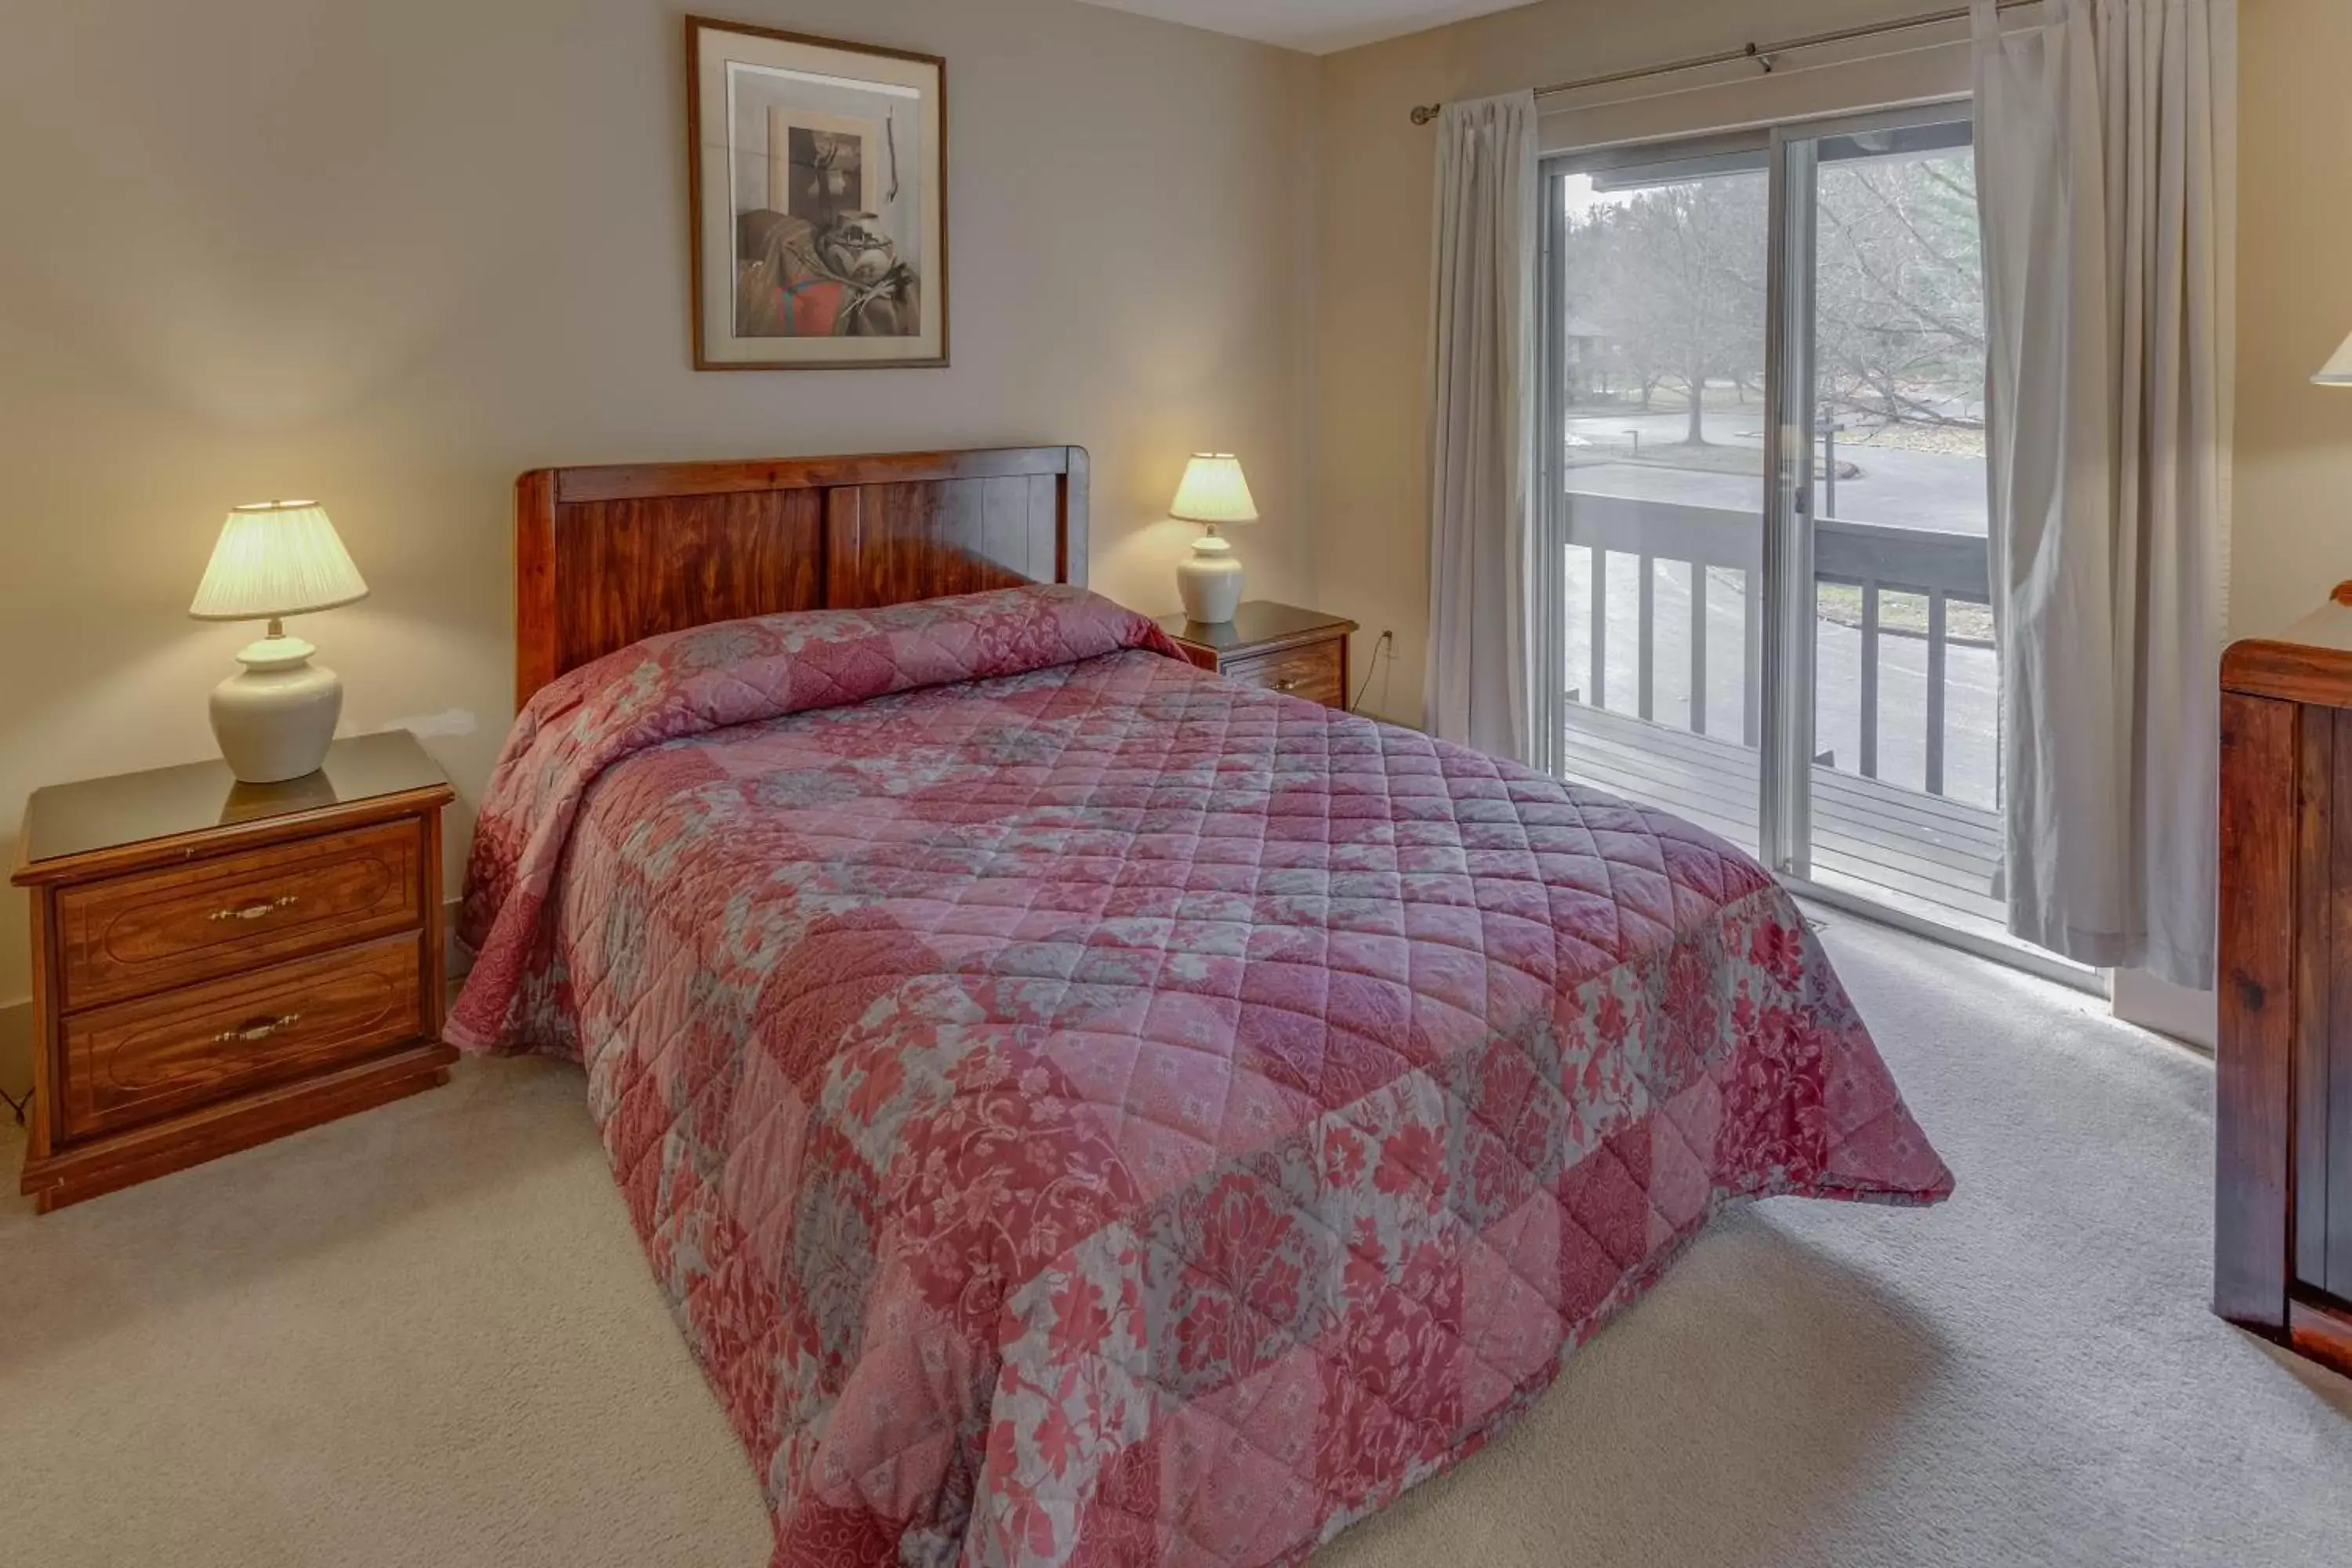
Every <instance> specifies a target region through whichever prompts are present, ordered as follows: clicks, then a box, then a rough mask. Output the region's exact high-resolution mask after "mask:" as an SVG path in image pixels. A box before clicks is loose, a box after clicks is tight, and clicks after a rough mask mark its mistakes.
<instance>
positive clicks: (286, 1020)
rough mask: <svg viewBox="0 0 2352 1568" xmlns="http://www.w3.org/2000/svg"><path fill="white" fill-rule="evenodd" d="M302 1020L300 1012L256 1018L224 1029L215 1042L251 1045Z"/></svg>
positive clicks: (217, 1044) (216, 1043)
mask: <svg viewBox="0 0 2352 1568" xmlns="http://www.w3.org/2000/svg"><path fill="white" fill-rule="evenodd" d="M301 1021H302V1015H301V1014H299V1013H289V1014H287V1015H286V1016H283V1017H279V1018H256V1019H255V1020H253V1022H251V1023H250V1024H243V1025H240V1026H237V1027H236V1028H234V1029H223V1030H222V1031H221V1032H220V1033H219V1034H217V1035H215V1036H214V1037H213V1044H215V1045H216V1046H234V1045H239V1044H245V1045H250V1044H251V1043H252V1042H254V1041H255V1040H266V1039H268V1037H270V1036H272V1035H274V1034H276V1033H278V1031H279V1030H280V1029H290V1028H292V1027H293V1026H295V1025H297V1024H299V1023H300V1022H301Z"/></svg>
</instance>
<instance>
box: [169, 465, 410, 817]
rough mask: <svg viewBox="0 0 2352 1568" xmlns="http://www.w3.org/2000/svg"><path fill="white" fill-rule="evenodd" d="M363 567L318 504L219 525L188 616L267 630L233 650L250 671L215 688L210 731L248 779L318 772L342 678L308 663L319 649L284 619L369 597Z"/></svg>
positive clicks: (279, 504) (262, 508)
mask: <svg viewBox="0 0 2352 1568" xmlns="http://www.w3.org/2000/svg"><path fill="white" fill-rule="evenodd" d="M367 591H368V587H367V584H366V582H365V581H364V580H362V578H361V576H360V571H359V568H358V567H356V566H354V565H352V558H351V556H350V554H349V553H347V552H345V551H344V549H343V542H342V541H341V540H340V539H338V538H336V537H335V525H334V524H333V523H332V522H330V521H328V520H327V512H326V509H325V508H324V507H321V506H320V505H319V503H318V502H316V501H307V500H273V501H261V502H258V503H257V504H255V505H252V506H241V507H238V508H237V509H236V510H234V511H232V512H230V513H229V514H228V521H226V522H225V523H223V524H222V525H221V533H220V542H218V543H216V544H215V545H214V546H213V558H212V563H211V564H210V565H208V566H206V567H205V580H204V581H203V582H202V583H201V584H197V586H196V599H195V603H194V604H192V605H189V606H188V614H189V615H191V616H194V617H195V618H196V619H197V620H200V621H260V620H266V621H268V623H269V630H268V634H267V635H265V636H264V637H262V638H261V639H260V640H259V641H257V642H254V643H249V644H247V646H246V647H245V648H244V650H243V651H242V652H240V653H238V655H237V656H236V661H237V663H239V664H241V665H243V666H244V667H245V668H243V669H241V670H239V671H238V672H237V673H236V674H235V675H232V676H230V677H229V678H228V679H226V680H224V681H222V682H221V683H220V684H219V685H218V686H216V687H215V688H213V700H212V712H213V735H214V737H215V739H216V740H218V741H219V742H220V749H221V755H222V756H223V757H225V758H226V759H227V760H228V765H229V771H230V772H232V773H236V776H237V778H238V779H239V780H240V781H241V782H243V783H246V784H277V783H278V782H279V781H281V780H284V779H298V778H300V777H301V776H302V775H303V774H305V773H316V772H317V771H318V770H319V766H320V763H324V762H325V761H326V760H327V746H328V744H329V742H332V741H333V740H334V738H335V721H337V720H338V719H340V718H341V717H342V712H343V683H342V680H341V678H340V677H338V676H337V675H336V674H335V672H334V671H333V670H331V669H328V668H325V667H323V666H320V665H314V664H312V663H311V662H310V656H311V655H312V654H314V653H316V652H317V651H318V649H316V648H314V647H311V646H310V644H309V643H307V642H304V641H303V640H302V639H301V638H300V637H288V636H287V635H286V626H285V622H284V617H286V616H306V615H310V614H311V613H312V612H314V611H318V610H331V609H333V608H334V607H335V606H336V605H348V604H351V603H352V602H353V601H355V600H359V599H364V598H366V597H367Z"/></svg>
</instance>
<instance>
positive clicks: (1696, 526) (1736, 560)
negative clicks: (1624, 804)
mask: <svg viewBox="0 0 2352 1568" xmlns="http://www.w3.org/2000/svg"><path fill="white" fill-rule="evenodd" d="M1571 500H1572V504H1571V505H1570V507H1569V508H1568V509H1567V518H1566V521H1565V525H1564V528H1563V531H1562V535H1561V538H1562V542H1563V543H1564V544H1565V545H1567V546H1568V547H1570V548H1571V549H1574V548H1581V549H1584V550H1590V551H1593V552H1596V553H1595V554H1594V555H1593V556H1592V558H1591V559H1592V563H1593V570H1592V571H1591V588H1590V592H1591V611H1590V615H1589V617H1588V620H1589V625H1590V627H1591V655H1590V658H1591V672H1590V678H1591V692H1592V694H1593V697H1594V699H1595V700H1594V702H1593V705H1594V706H1605V703H1603V702H1601V701H1600V700H1599V699H1600V697H1601V694H1602V693H1605V692H1606V691H1607V690H1608V689H1609V672H1610V668H1611V664H1612V659H1622V658H1626V657H1628V656H1629V653H1628V650H1622V649H1620V648H1618V647H1616V646H1615V643H1616V638H1615V637H1614V636H1612V626H1611V617H1610V614H1609V603H1608V596H1609V574H1608V573H1607V571H1606V570H1605V569H1603V564H1602V563H1603V562H1604V561H1605V556H1604V555H1603V554H1601V553H1598V552H1608V553H1612V554H1623V555H1628V556H1632V557H1633V558H1634V559H1636V560H1637V561H1638V562H1639V563H1640V574H1639V576H1638V579H1637V583H1638V589H1637V595H1638V596H1637V598H1636V601H1635V603H1636V613H1635V621H1634V626H1633V638H1632V642H1633V647H1632V648H1631V649H1630V657H1631V658H1633V668H1634V712H1635V714H1636V715H1637V716H1639V717H1641V718H1643V719H1646V720H1652V721H1655V718H1656V712H1655V709H1656V688H1657V680H1656V674H1657V663H1658V648H1659V640H1660V639H1659V636H1658V626H1657V616H1656V592H1657V582H1658V572H1657V563H1659V562H1661V561H1664V562H1666V563H1670V565H1674V566H1679V567H1681V568H1682V569H1683V571H1684V573H1685V574H1686V575H1687V579H1688V583H1689V594H1690V616H1689V621H1688V628H1687V637H1686V640H1687V644H1688V647H1687V649H1686V657H1687V658H1688V660H1689V665H1690V690H1691V693H1692V698H1691V703H1690V717H1689V724H1688V728H1689V730H1690V732H1691V733H1693V734H1696V735H1705V734H1706V733H1707V705H1706V697H1705V694H1706V690H1707V676H1708V673H1709V668H1710V665H1709V661H1710V659H1711V658H1712V657H1713V655H1712V653H1711V650H1710V648H1709V646H1708V630H1707V596H1708V585H1709V574H1710V572H1711V571H1713V570H1723V571H1736V572H1738V573H1740V574H1743V576H1744V578H1745V584H1744V591H1743V592H1742V593H1741V594H1740V596H1739V602H1740V610H1741V624H1742V632H1743V640H1744V642H1745V644H1746V647H1745V649H1744V661H1743V667H1742V668H1744V669H1745V671H1746V672H1747V673H1746V679H1743V681H1742V682H1741V689H1742V700H1741V704H1740V743H1741V744H1742V745H1745V746H1749V747H1753V746H1755V745H1756V744H1757V741H1758V728H1759V724H1760V722H1761V718H1762V715H1761V711H1760V704H1761V691H1760V682H1759V679H1757V671H1758V669H1759V665H1760V654H1761V649H1762V629H1763V628H1762V624H1761V622H1760V620H1759V599H1760V595H1759V593H1758V592H1757V587H1756V584H1757V583H1758V582H1759V578H1760V574H1761V573H1762V570H1763V565H1764V558H1763V527H1762V523H1761V520H1760V519H1759V516H1758V514H1757V513H1755V512H1752V511H1741V510H1732V509H1727V508H1723V507H1709V506H1693V505H1689V504H1686V503H1683V502H1676V501H1660V500H1634V499H1631V498H1625V497H1617V496H1596V495H1583V494H1579V495H1576V496H1574V497H1572V498H1571ZM1813 574H1814V577H1815V579H1816V581H1818V582H1822V583H1833V584H1843V585H1846V586H1850V587H1853V588H1856V589H1859V590H1860V591H1861V599H1862V605H1861V625H1860V627H1859V631H1860V634H1861V695H1860V702H1859V712H1858V713H1857V715H1856V718H1857V720H1858V728H1859V731H1860V745H1859V752H1860V755H1859V756H1858V757H1857V758H1856V759H1855V764H1856V766H1855V771H1857V772H1859V773H1860V774H1861V775H1862V776H1863V777H1864V778H1870V779H1874V778H1876V777H1878V776H1879V731H1880V725H1881V722H1882V715H1881V712H1880V709H1881V706H1882V704H1881V702H1880V698H1879V691H1880V685H1881V682H1880V679H1879V677H1880V666H1881V660H1880V641H1881V638H1882V637H1885V636H1893V635H1898V634H1895V633H1889V632H1887V631H1886V630H1885V626H1884V624H1883V621H1882V608H1883V606H1882V598H1883V596H1884V595H1887V594H1896V593H1900V594H1912V595H1920V596H1922V597H1924V598H1925V599H1926V600H1927V631H1926V635H1925V639H1924V640H1925V641H1926V644H1927V701H1926V703H1925V713H1924V716H1923V720H1924V723H1925V726H1926V734H1925V742H1926V758H1925V764H1926V765H1925V769H1924V772H1925V784H1926V788H1927V794H1929V795H1944V794H1945V793H1946V790H1945V773H1946V766H1945V763H1946V757H1947V752H1948V741H1949V730H1950V721H1949V714H1948V707H1949V705H1948V700H1947V693H1948V668H1949V661H1948V654H1949V649H1950V646H1951V642H1952V637H1951V631H1950V621H1949V606H1950V605H1953V604H1954V603H1959V604H1969V605H1990V603H1991V602H1992V594H1991V588H1992V584H1991V575H1990V568H1989V565H1988V563H1987V560H1986V555H1985V542H1984V540H1983V539H1982V538H1981V537H1978V536H1971V535H1969V534H1962V533H1945V532H1938V531H1934V530H1930V529H1919V528H1902V527H1897V526H1895V525H1892V524H1887V523H1877V522H1855V521H1845V520H1843V519H1838V520H1832V519H1822V520H1819V521H1816V522H1815V523H1814V525H1813ZM1900 635H1906V636H1907V635H1911V634H1908V633H1905V634H1900ZM1824 760H1827V759H1824Z"/></svg>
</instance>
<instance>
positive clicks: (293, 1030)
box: [16, 731, 457, 1213]
mask: <svg viewBox="0 0 2352 1568" xmlns="http://www.w3.org/2000/svg"><path fill="white" fill-rule="evenodd" d="M452 796H453V792H452V791H451V790H450V788H449V784H448V781H447V780H446V779H445V778H443V777H442V775H441V771H440V770H439V769H438V768H436V767H435V766H434V764H433V761H432V759H431V758H429V757H427V756H426V755H425V750H424V748H423V747H421V746H419V745H418V744H417V743H416V741H415V737H414V736H412V735H410V734H408V733H407V732H406V731H391V732H389V733H386V734H381V735H366V736H362V737H360V738H358V739H356V740H350V741H338V742H335V744H334V746H333V748H332V749H331V751H330V752H328V754H327V764H326V766H325V767H324V768H322V769H320V771H319V772H317V773H311V774H310V775H309V776H308V777H305V778H299V779H292V780H289V781H288V782H287V783H285V784H238V783H237V782H236V780H235V779H234V778H233V777H231V776H230V773H229V771H228V768H227V765H226V763H220V762H211V763H194V764H193V765H191V766H188V767H179V768H161V769H158V770H156V771H154V772H152V773H127V774H124V775H122V776H121V777H119V778H110V779H94V780H91V781H89V782H88V783H86V784H60V785H58V786H56V787H54V788H50V789H43V790H37V791H35V792H34V794H33V797H32V800H31V801H30V803H29V804H27V805H26V808H25V835H24V854H25V863H24V865H22V866H21V867H19V868H18V869H17V871H16V883H17V885H18V886H20V887H25V888H29V889H31V890H32V897H33V1029H34V1057H33V1099H34V1105H33V1110H32V1115H31V1117H30V1118H29V1126H30V1131H31V1138H30V1142H29V1147H28V1149H27V1151H26V1157H25V1174H24V1184H23V1185H24V1190H25V1192H26V1193H27V1194H31V1195H32V1197H33V1199H34V1201H35V1203H36V1205H37V1206H38V1207H39V1208H40V1209H41V1210H42V1211H43V1212H44V1213H46V1212H47V1211H48V1210H50V1209H53V1208H55V1207H57V1206H58V1205H60V1204H68V1203H74V1202H77V1201H79V1200H80V1199H82V1198H86V1197H93V1196H95V1195H97V1194H100V1193H104V1192H110V1191H112V1190H113V1189H114V1188H117V1187H121V1186H127V1185H129V1184H131V1183H133V1182H140V1181H144V1180H146V1179H147V1178H148V1177H150V1176H156V1175H161V1174H163V1173H164V1172H166V1171H174V1170H178V1169H180V1168H181V1167H182V1166H184V1165H193V1164H194V1163H197V1162H198V1161H201V1160H209V1159H211V1158H213V1157H214V1156H215V1155H219V1154H226V1153H227V1152H230V1151H232V1150H236V1149H242V1148H246V1147H247V1146H248V1145H250V1144H254V1143H259V1142H264V1141H266V1140H268V1139H271V1138H276V1137H278V1136H280V1135H281V1134H284V1133H287V1132H291V1131H295V1130H296V1129H298V1128H302V1127H308V1126H310V1125H312V1124H313V1123H315V1122H320V1121H327V1120H329V1119H330V1118H331V1117H336V1116H341V1115H345V1114H347V1113H349V1112H351V1111H354V1110H362V1109H364V1108H366V1107H368V1106H372V1105H376V1104H380V1103H382V1102H383V1101H384V1100H394V1099H397V1098H398V1097H400V1096H402V1095H404V1094H413V1093H415V1091H416V1090H418V1089H429V1088H431V1087H432V1086H433V1085H435V1084H436V1083H440V1082H442V1081H445V1080H446V1078H447V1077H448V1065H449V1063H450V1062H451V1061H453V1060H455V1059H456V1056H457V1053H456V1052H454V1051H452V1050H450V1049H449V1047H446V1046H445V1045H443V1044H441V1040H440V1035H441V991H442V968H443V965H442V955H441V808H442V807H443V806H444V805H447V804H448V802H449V801H450V799H451V798H452Z"/></svg>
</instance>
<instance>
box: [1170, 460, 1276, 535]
mask: <svg viewBox="0 0 2352 1568" xmlns="http://www.w3.org/2000/svg"><path fill="white" fill-rule="evenodd" d="M1168 515H1169V516H1171V517H1173V518H1181V520H1183V521H1186V522H1209V523H1226V522H1255V521H1257V502H1256V501H1255V500H1252V499H1251V498H1250V488H1249V480H1247V479H1244V478H1243V477H1242V463H1241V459H1240V458H1236V457H1234V455H1233V454H1232V453H1231V452H1200V453H1196V454H1194V456H1193V458H1192V462H1191V463H1189V464H1187V465H1186V466H1185V468H1184V482H1183V483H1182V484H1181V485H1179V486H1177V487H1176V504H1175V505H1173V506H1171V507H1170V508H1169V509H1168Z"/></svg>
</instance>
